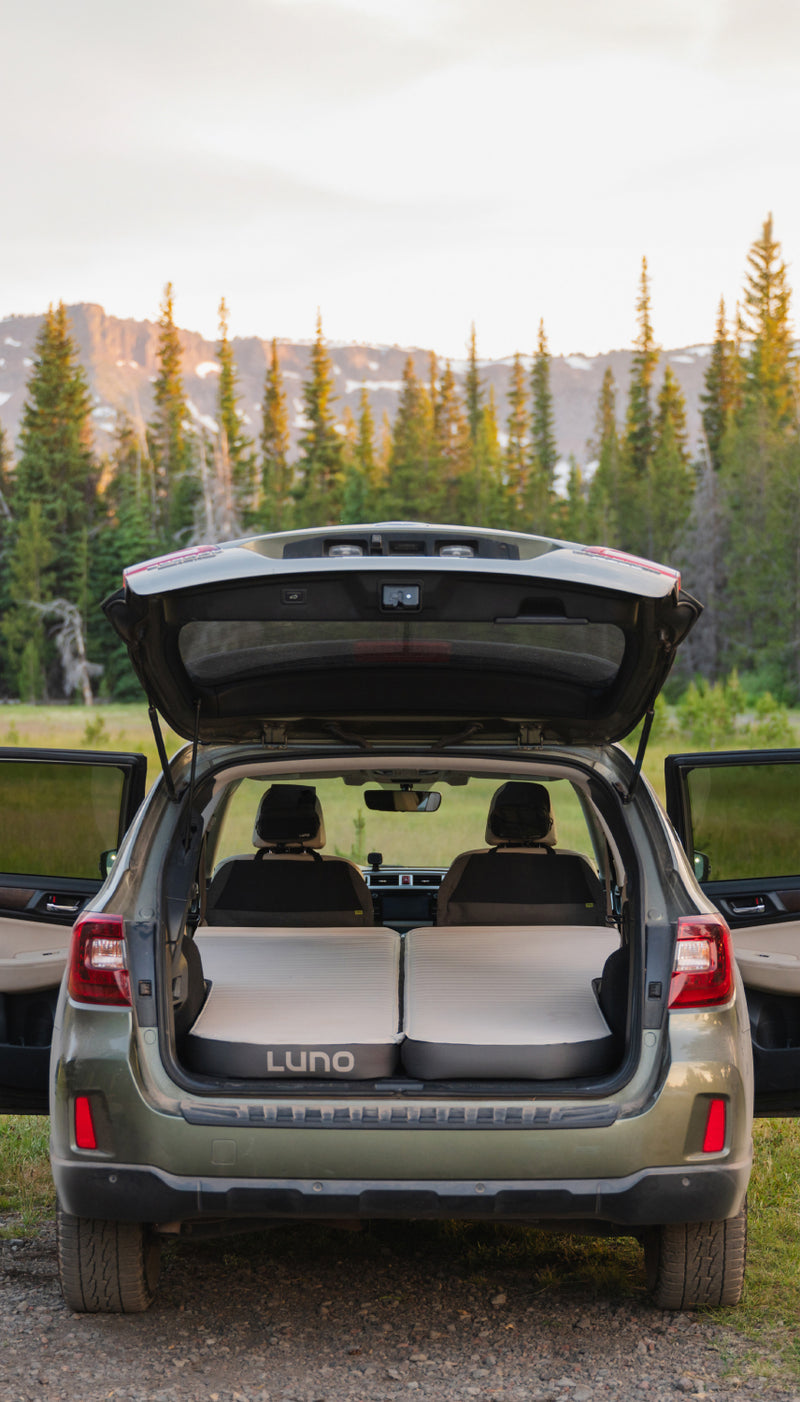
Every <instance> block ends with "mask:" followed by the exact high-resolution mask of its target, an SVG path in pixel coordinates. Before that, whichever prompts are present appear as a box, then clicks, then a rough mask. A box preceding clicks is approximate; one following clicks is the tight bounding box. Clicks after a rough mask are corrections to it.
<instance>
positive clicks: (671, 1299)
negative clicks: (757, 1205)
mask: <svg viewBox="0 0 800 1402" xmlns="http://www.w3.org/2000/svg"><path fill="white" fill-rule="evenodd" d="M655 1232H656V1234H657V1235H655V1237H654V1238H653V1239H651V1245H650V1248H649V1253H648V1254H649V1257H650V1259H649V1263H648V1264H649V1267H650V1269H649V1275H650V1284H651V1288H652V1292H653V1302H654V1304H656V1305H657V1306H658V1307H659V1308H660V1309H694V1308H695V1307H696V1306H699V1305H737V1304H738V1303H739V1301H740V1299H741V1297H742V1288H743V1285H744V1271H745V1263H746V1257H747V1208H746V1205H745V1207H743V1208H742V1210H741V1212H740V1213H739V1214H738V1215H737V1216H736V1217H731V1218H729V1219H728V1220H727V1221H725V1222H679V1223H670V1224H668V1225H666V1226H662V1227H658V1228H656V1229H655Z"/></svg>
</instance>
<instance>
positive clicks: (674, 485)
mask: <svg viewBox="0 0 800 1402" xmlns="http://www.w3.org/2000/svg"><path fill="white" fill-rule="evenodd" d="M648 486H649V493H650V500H651V502H652V503H653V510H652V511H651V513H650V519H649V537H648V541H647V553H648V555H649V556H652V557H653V558H654V559H656V560H669V559H670V558H671V557H672V555H673V554H674V552H675V550H676V549H677V547H678V545H679V543H680V540H681V537H682V535H683V534H684V533H685V531H686V528H687V524H688V518H689V511H690V508H691V503H692V494H693V492H694V487H695V477H694V472H693V470H692V466H691V460H690V455H689V447H688V433H687V429H686V401H685V399H684V397H683V391H682V390H681V387H680V385H679V384H678V381H677V379H676V378H675V375H674V373H673V371H672V368H671V367H670V366H669V365H668V366H667V368H666V370H665V371H664V379H663V382H662V384H661V388H660V390H659V393H658V409H657V415H656V421H655V426H654V440H653V455H652V458H651V460H650V469H649V481H648Z"/></svg>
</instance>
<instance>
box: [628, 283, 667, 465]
mask: <svg viewBox="0 0 800 1402" xmlns="http://www.w3.org/2000/svg"><path fill="white" fill-rule="evenodd" d="M636 315H637V318H638V322H639V330H638V333H637V336H636V341H635V351H634V356H633V362H632V365H631V383H630V391H629V395H628V415H627V429H626V434H625V451H626V453H627V456H628V459H629V462H630V465H631V470H632V472H633V475H634V477H635V478H637V479H638V480H641V479H642V478H644V477H646V475H647V469H648V465H649V463H650V458H651V455H652V452H653V405H652V390H653V380H654V377H655V373H656V367H657V366H658V356H659V352H658V347H657V346H656V343H655V339H654V337H653V327H652V323H651V321H650V284H649V281H648V276H647V259H646V258H643V259H642V271H641V277H640V282H639V296H638V299H637V302H636Z"/></svg>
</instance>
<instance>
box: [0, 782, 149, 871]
mask: <svg viewBox="0 0 800 1402" xmlns="http://www.w3.org/2000/svg"><path fill="white" fill-rule="evenodd" d="M124 786H125V773H124V771H123V770H122V769H117V768H115V767H114V766H113V765H102V766H97V765H91V764H53V763H51V762H49V761H48V762H45V763H37V762H36V761H33V760H31V761H27V760H26V761H21V760H3V761H0V796H1V797H0V803H1V804H2V815H0V871H2V872H3V873H6V874H9V875H15V876H66V877H72V878H76V879H77V878H81V879H83V878H87V879H89V880H91V879H94V878H97V879H98V880H99V879H100V878H101V876H102V875H103V873H102V871H101V869H100V859H101V855H102V853H103V852H107V851H110V850H111V849H112V848H115V847H116V846H117V845H118V842H119V836H120V834H119V824H120V810H121V806H122V797H123V790H124Z"/></svg>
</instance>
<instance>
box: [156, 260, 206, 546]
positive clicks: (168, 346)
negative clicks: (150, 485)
mask: <svg viewBox="0 0 800 1402" xmlns="http://www.w3.org/2000/svg"><path fill="white" fill-rule="evenodd" d="M174 311H175V307H174V295H173V289H172V283H171V282H168V283H167V285H166V287H165V288H164V297H163V300H162V302H161V309H160V319H159V323H158V326H159V334H158V352H157V358H158V374H157V376H156V380H155V384H154V386H153V397H154V400H155V412H154V415H153V418H152V419H151V421H150V423H149V424H148V426H147V446H148V451H149V454H150V460H151V462H152V464H153V473H154V479H155V500H156V527H157V532H158V538H159V542H160V543H161V545H162V546H163V547H164V548H167V549H168V548H171V547H173V546H175V545H178V544H180V542H181V541H182V540H185V539H186V538H188V536H189V534H190V533H191V530H192V523H193V517H194V506H195V502H196V499H197V492H198V483H197V478H196V474H195V454H194V447H193V443H192V439H191V436H190V431H189V429H188V426H187V424H188V408H187V404H186V396H185V394H184V388H183V371H182V361H183V354H182V351H181V342H180V336H179V333H178V329H177V327H176V325H175V316H174Z"/></svg>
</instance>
